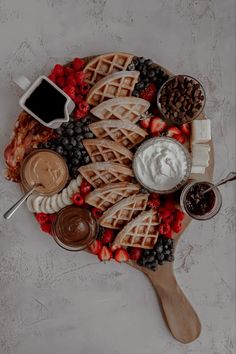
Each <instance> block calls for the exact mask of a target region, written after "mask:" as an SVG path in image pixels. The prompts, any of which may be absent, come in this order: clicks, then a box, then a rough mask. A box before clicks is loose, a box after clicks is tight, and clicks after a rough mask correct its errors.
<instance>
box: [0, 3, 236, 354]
mask: <svg viewBox="0 0 236 354" xmlns="http://www.w3.org/2000/svg"><path fill="white" fill-rule="evenodd" d="M0 45H1V49H0V147H1V151H2V150H3V148H4V146H5V145H6V144H7V143H8V141H9V137H10V133H11V130H12V127H13V125H14V121H15V119H16V117H17V115H18V114H19V112H20V108H19V106H18V99H19V95H20V92H19V90H18V89H17V88H16V87H15V86H14V84H13V83H12V82H11V79H12V77H13V76H15V75H19V74H22V73H23V74H25V75H27V76H28V77H29V78H30V79H34V78H36V77H37V76H38V75H39V74H43V73H45V72H46V70H48V69H49V68H50V66H52V65H53V64H54V63H56V62H60V63H63V62H65V61H66V60H67V59H70V58H73V57H75V56H86V55H89V54H94V53H100V52H107V51H117V50H121V51H128V52H134V53H137V54H138V55H143V56H145V57H150V58H152V59H154V60H155V61H157V62H159V63H161V64H163V65H164V66H166V67H167V68H169V69H170V70H172V71H173V72H181V73H187V74H190V75H193V76H196V77H197V78H199V79H200V80H202V82H203V84H204V86H205V88H206V91H207V104H206V113H207V117H208V118H210V119H211V121H212V134H213V139H214V143H215V158H216V167H215V173H214V177H215V179H218V178H219V177H222V176H223V175H224V174H225V173H226V172H228V171H229V170H235V68H236V67H235V5H234V0H225V1H221V0H145V1H141V0H137V1H134V0H119V1H117V0H111V1H109V0H80V1H76V0H71V1H70V0H38V1H32V0H21V1H17V0H0ZM3 169H4V162H3V157H2V154H1V162H0V170H1V176H2V177H1V183H0V196H1V197H0V200H1V202H0V212H1V214H2V213H3V212H4V211H5V210H6V209H7V208H8V207H9V206H10V205H11V204H12V203H13V202H14V201H15V200H16V199H17V198H18V197H19V196H20V191H19V188H18V186H17V185H15V184H12V183H9V182H7V181H5V180H4V178H3ZM222 194H223V207H222V209H221V211H220V213H219V215H218V216H217V217H216V218H214V219H212V220H211V221H208V222H204V223H201V222H192V224H191V226H190V227H189V228H188V230H187V231H186V232H185V233H184V235H183V237H182V240H181V242H180V243H179V246H178V249H177V255H176V262H175V268H176V273H177V278H178V281H179V283H180V284H181V286H182V287H183V289H184V291H185V292H186V294H187V295H188V297H189V298H190V300H191V301H192V303H193V305H194V306H195V308H196V310H197V312H198V314H199V316H200V318H201V321H202V334H201V336H200V338H199V339H198V340H196V341H195V342H194V343H192V344H189V345H183V344H180V343H178V342H176V341H175V340H174V339H173V338H172V336H171V335H170V333H169V331H168V330H167V328H166V326H165V324H164V322H163V319H162V316H161V312H160V309H159V306H158V303H157V301H156V297H155V294H154V292H153V290H152V287H151V285H150V284H149V282H148V280H147V279H146V278H145V277H144V276H143V275H142V274H141V273H139V272H138V271H135V270H133V269H131V268H129V267H128V266H127V265H119V264H116V263H114V262H111V263H110V264H106V265H104V264H100V263H98V261H97V259H96V258H94V257H92V256H90V255H87V254H84V253H79V254H72V253H67V252H66V251H63V250H61V249H59V248H58V247H57V245H56V244H55V243H54V242H53V240H51V239H50V237H48V236H47V235H46V234H42V233H40V232H39V230H38V226H37V225H36V223H35V222H34V220H33V218H32V216H31V215H30V214H29V212H28V211H27V210H26V209H25V208H22V209H21V210H20V211H19V212H18V213H17V214H16V215H15V216H14V218H12V220H11V221H10V222H7V221H4V220H3V219H1V221H0V354H32V353H34V354H49V353H50V354H64V353H66V354H123V353H128V354H157V353H158V354H159V353H160V354H165V353H166V354H185V353H186V354H190V353H191V354H200V353H204V354H205V353H207V354H234V353H235V185H233V183H232V184H228V185H226V186H224V187H222Z"/></svg>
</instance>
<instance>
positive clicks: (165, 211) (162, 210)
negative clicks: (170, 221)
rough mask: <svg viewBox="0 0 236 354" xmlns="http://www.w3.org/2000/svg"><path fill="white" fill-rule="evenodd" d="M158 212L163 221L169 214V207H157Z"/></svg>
mask: <svg viewBox="0 0 236 354" xmlns="http://www.w3.org/2000/svg"><path fill="white" fill-rule="evenodd" d="M158 214H159V216H160V218H161V220H164V221H165V219H166V218H168V217H169V216H170V215H171V210H169V209H167V208H165V207H160V208H159V209H158Z"/></svg>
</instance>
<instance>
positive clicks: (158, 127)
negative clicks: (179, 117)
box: [150, 117, 167, 136]
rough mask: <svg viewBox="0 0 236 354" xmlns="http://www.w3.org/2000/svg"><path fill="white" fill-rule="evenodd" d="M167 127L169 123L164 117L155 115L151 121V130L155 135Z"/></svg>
mask: <svg viewBox="0 0 236 354" xmlns="http://www.w3.org/2000/svg"><path fill="white" fill-rule="evenodd" d="M166 127H167V123H166V122H165V121H164V120H163V119H161V118H159V117H153V118H152V120H151V123H150V132H151V134H152V135H153V136H158V135H159V134H160V133H162V132H163V131H164V130H165V129H166Z"/></svg>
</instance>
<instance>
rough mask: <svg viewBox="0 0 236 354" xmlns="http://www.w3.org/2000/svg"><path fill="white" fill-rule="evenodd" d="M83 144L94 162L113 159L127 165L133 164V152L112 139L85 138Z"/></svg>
mask: <svg viewBox="0 0 236 354" xmlns="http://www.w3.org/2000/svg"><path fill="white" fill-rule="evenodd" d="M83 145H84V147H85V149H86V150H87V152H88V154H89V156H90V158H91V160H92V161H93V162H102V161H112V162H117V163H120V164H122V165H126V166H129V165H131V164H132V159H133V154H132V152H131V151H129V150H128V149H127V148H125V147H124V146H122V145H120V144H118V143H115V142H114V141H111V140H110V139H84V140H83Z"/></svg>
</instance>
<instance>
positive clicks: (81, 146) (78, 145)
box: [76, 138, 84, 150]
mask: <svg viewBox="0 0 236 354" xmlns="http://www.w3.org/2000/svg"><path fill="white" fill-rule="evenodd" d="M76 140H77V138H76ZM77 141H78V140H77ZM80 141H81V139H80ZM76 146H77V149H80V150H82V149H84V145H83V144H82V143H81V142H79V143H77V145H76Z"/></svg>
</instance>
